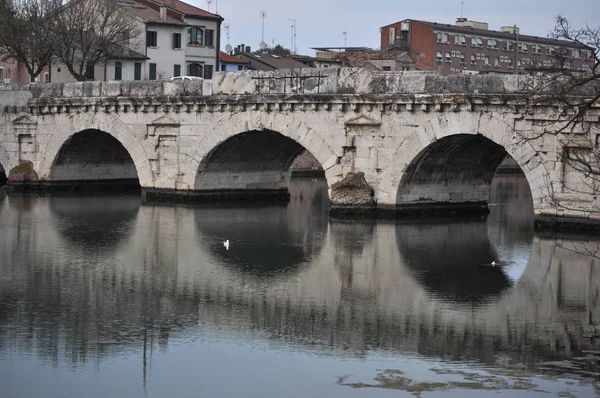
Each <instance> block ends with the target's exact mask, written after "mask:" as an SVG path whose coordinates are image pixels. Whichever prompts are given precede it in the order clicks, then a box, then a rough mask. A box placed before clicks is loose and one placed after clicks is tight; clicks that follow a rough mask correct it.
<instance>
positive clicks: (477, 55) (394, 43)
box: [380, 18, 594, 74]
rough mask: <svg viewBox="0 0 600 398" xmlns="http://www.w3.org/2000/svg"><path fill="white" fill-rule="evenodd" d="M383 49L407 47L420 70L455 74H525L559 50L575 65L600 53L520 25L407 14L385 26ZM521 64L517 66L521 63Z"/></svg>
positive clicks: (588, 63) (586, 64)
mask: <svg viewBox="0 0 600 398" xmlns="http://www.w3.org/2000/svg"><path fill="white" fill-rule="evenodd" d="M380 32H381V49H382V50H386V49H396V50H401V51H407V52H408V53H409V54H410V55H411V56H412V57H413V58H414V59H416V60H417V69H420V70H428V69H438V70H440V71H441V72H442V73H443V74H450V73H490V72H498V73H515V72H516V73H520V72H524V71H525V70H526V69H529V68H544V67H549V66H551V65H552V61H553V59H554V54H555V53H556V52H557V51H559V49H561V48H564V49H566V50H567V54H568V56H569V57H570V58H571V61H570V62H569V64H570V66H571V67H572V68H573V69H574V70H580V71H585V70H589V69H591V67H592V66H593V65H594V56H593V54H592V53H591V51H589V50H587V48H586V47H584V46H583V45H579V44H575V43H571V42H567V41H564V40H554V39H549V38H543V37H537V36H528V35H522V34H520V32H519V28H517V27H516V26H514V27H513V26H504V27H502V28H501V29H500V31H495V30H489V29H488V24H487V23H484V22H476V21H470V20H467V19H466V18H458V19H457V20H456V24H455V25H448V24H443V23H437V22H426V21H417V20H414V19H405V20H402V21H399V22H395V23H393V24H390V25H386V26H384V27H382V28H381V29H380ZM515 64H516V68H515Z"/></svg>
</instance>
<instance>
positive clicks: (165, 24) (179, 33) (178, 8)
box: [50, 0, 223, 82]
mask: <svg viewBox="0 0 600 398" xmlns="http://www.w3.org/2000/svg"><path fill="white" fill-rule="evenodd" d="M117 4H118V5H119V6H120V7H121V8H122V9H123V12H127V13H129V14H130V15H132V16H133V17H134V18H133V19H134V21H135V23H136V24H137V28H138V29H137V30H138V31H139V32H141V34H140V35H139V36H138V37H132V38H129V39H128V41H127V44H126V48H123V50H122V53H121V54H119V55H117V56H115V57H114V58H113V59H110V60H109V61H107V62H106V63H103V64H101V65H95V67H94V68H93V72H92V73H90V74H89V75H88V76H87V78H88V79H89V80H102V81H107V80H159V79H168V78H170V77H175V76H182V75H186V76H198V77H203V78H205V79H211V78H212V75H213V73H214V72H216V71H218V70H219V68H218V65H219V64H220V61H219V58H220V52H219V46H220V30H221V22H222V21H223V18H222V17H221V16H219V15H217V14H212V13H209V12H208V11H205V10H202V9H200V8H197V7H194V6H192V5H190V4H187V3H184V2H182V1H179V0H118V1H117ZM50 80H51V81H52V82H70V81H74V80H75V79H74V78H73V76H72V75H71V74H70V73H69V71H68V70H66V68H65V67H64V65H60V64H54V65H53V66H52V68H51V70H50Z"/></svg>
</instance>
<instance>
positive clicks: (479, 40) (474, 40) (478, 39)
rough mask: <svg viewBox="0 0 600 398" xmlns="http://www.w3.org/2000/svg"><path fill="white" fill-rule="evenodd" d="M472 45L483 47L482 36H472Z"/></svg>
mask: <svg viewBox="0 0 600 398" xmlns="http://www.w3.org/2000/svg"><path fill="white" fill-rule="evenodd" d="M471 46H472V47H483V39H482V38H481V37H472V38H471Z"/></svg>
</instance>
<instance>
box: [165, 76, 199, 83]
mask: <svg viewBox="0 0 600 398" xmlns="http://www.w3.org/2000/svg"><path fill="white" fill-rule="evenodd" d="M194 80H204V79H203V78H201V77H198V76H177V77H172V78H170V79H169V81H170V82H184V81H194Z"/></svg>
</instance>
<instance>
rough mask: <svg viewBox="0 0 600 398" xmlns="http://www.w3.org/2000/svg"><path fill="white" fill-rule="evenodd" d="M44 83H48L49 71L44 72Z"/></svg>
mask: <svg viewBox="0 0 600 398" xmlns="http://www.w3.org/2000/svg"><path fill="white" fill-rule="evenodd" d="M44 83H50V73H49V72H44Z"/></svg>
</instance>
